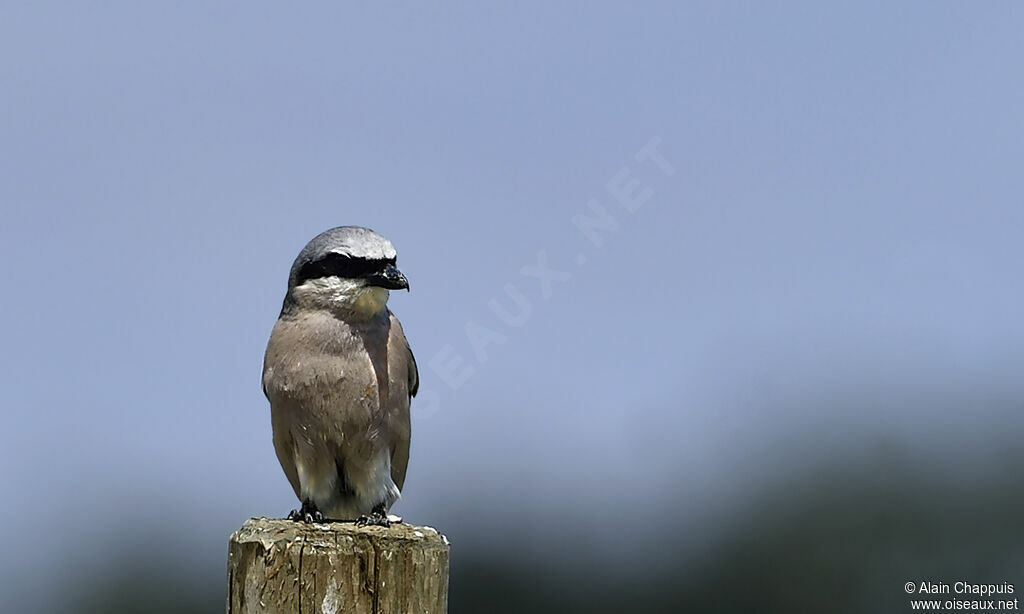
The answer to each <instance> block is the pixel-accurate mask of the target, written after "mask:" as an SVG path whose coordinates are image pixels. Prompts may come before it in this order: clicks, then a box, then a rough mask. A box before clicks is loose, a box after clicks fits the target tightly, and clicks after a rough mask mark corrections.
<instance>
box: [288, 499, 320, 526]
mask: <svg viewBox="0 0 1024 614" xmlns="http://www.w3.org/2000/svg"><path fill="white" fill-rule="evenodd" d="M288 520H294V521H295V522H304V523H306V524H313V523H314V522H323V521H324V515H323V514H321V513H320V510H319V509H317V507H316V504H315V503H313V502H312V501H303V502H302V508H301V509H297V510H292V511H290V512H288Z"/></svg>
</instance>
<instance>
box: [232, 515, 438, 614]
mask: <svg viewBox="0 0 1024 614" xmlns="http://www.w3.org/2000/svg"><path fill="white" fill-rule="evenodd" d="M448 551H449V547H448V540H447V539H446V538H445V537H444V536H443V535H441V534H439V533H438V532H437V531H435V530H434V529H432V528H430V527H417V526H412V525H407V524H394V525H392V526H391V527H388V528H384V527H357V526H356V525H355V524H353V523H350V522H346V523H324V524H312V525H306V524H303V523H300V522H293V521H291V520H276V519H270V518H252V519H250V520H247V521H246V522H245V524H243V525H242V528H240V529H239V530H238V531H235V533H234V534H233V535H232V536H231V540H230V542H229V544H228V603H227V612H228V614H257V613H286V612H295V613H307V614H314V613H317V614H319V613H323V614H342V613H345V614H348V613H352V614H382V613H388V614H398V613H405V612H416V613H417V614H445V613H446V612H447V611H448Z"/></svg>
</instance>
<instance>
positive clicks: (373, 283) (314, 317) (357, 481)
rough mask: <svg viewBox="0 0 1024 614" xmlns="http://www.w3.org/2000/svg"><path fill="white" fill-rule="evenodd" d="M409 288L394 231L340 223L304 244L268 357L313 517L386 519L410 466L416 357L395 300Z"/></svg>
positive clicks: (271, 384)
mask: <svg viewBox="0 0 1024 614" xmlns="http://www.w3.org/2000/svg"><path fill="white" fill-rule="evenodd" d="M403 289H404V290H406V291H408V290H409V282H408V280H407V279H406V277H405V275H403V274H402V272H401V271H399V270H398V268H397V252H396V251H395V248H394V246H393V245H392V244H391V242H390V241H389V240H387V239H386V238H384V237H383V236H381V235H380V234H377V233H376V232H374V231H373V230H370V229H369V228H363V227H360V226H339V227H336V228H331V229H329V230H326V231H324V232H322V233H320V234H319V235H317V236H316V237H314V238H313V239H312V240H310V241H309V243H307V244H306V246H305V247H304V248H303V249H302V251H301V252H299V255H298V257H296V258H295V261H294V262H293V263H292V266H291V269H290V271H289V274H288V289H287V292H286V293H285V297H284V304H283V305H282V307H281V313H280V315H279V316H278V319H277V322H276V323H275V324H274V327H273V330H272V331H271V333H270V339H269V341H268V342H267V349H266V353H265V355H264V359H263V393H264V394H265V395H266V397H267V400H268V401H269V402H270V415H271V426H272V429H273V441H274V450H275V452H276V454H277V459H278V461H280V463H281V468H282V469H284V473H285V475H286V476H287V478H288V481H289V482H290V483H291V486H292V489H293V490H294V491H295V495H296V496H297V497H298V498H299V501H300V502H301V507H300V508H299V509H297V510H292V511H291V513H289V514H288V518H289V519H291V520H297V521H301V522H305V523H307V524H308V523H313V522H322V521H326V520H332V521H335V520H336V521H356V522H357V523H358V524H362V525H380V526H388V525H389V524H390V523H391V522H392V521H395V520H398V519H397V517H394V516H392V517H390V519H389V516H388V510H389V509H390V508H391V506H392V505H393V504H394V503H395V501H396V500H398V498H399V496H400V494H401V491H402V487H403V486H404V483H405V474H406V469H407V468H408V465H409V440H410V433H411V425H410V416H409V408H410V404H411V402H412V398H413V397H414V396H416V392H417V391H418V389H419V372H418V370H417V367H416V358H415V357H414V356H413V353H412V350H411V349H410V347H409V342H408V341H407V340H406V337H405V332H404V331H403V330H402V324H401V323H400V322H399V321H398V318H396V317H395V315H394V314H393V313H391V310H390V309H389V308H388V305H387V303H388V298H389V295H390V291H391V290H403Z"/></svg>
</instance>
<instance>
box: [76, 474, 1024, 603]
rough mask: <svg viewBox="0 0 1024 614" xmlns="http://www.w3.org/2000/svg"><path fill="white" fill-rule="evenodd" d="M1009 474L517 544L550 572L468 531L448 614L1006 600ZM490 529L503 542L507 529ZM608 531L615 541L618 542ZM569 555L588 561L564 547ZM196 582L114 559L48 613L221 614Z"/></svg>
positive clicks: (1014, 567) (216, 581)
mask: <svg viewBox="0 0 1024 614" xmlns="http://www.w3.org/2000/svg"><path fill="white" fill-rule="evenodd" d="M1022 467H1024V464H1022V462H1021V459H1020V458H1019V456H1018V455H1012V456H1007V457H1004V458H1003V459H1002V460H1000V461H999V462H996V463H995V464H994V466H993V468H992V470H991V472H990V473H989V474H988V475H985V476H981V477H979V476H977V475H975V476H974V477H967V476H961V477H960V478H957V479H956V480H954V479H948V478H944V477H943V475H942V472H941V471H934V470H932V469H931V468H930V467H929V466H926V465H915V464H913V463H911V462H908V461H906V459H900V458H895V457H894V458H887V457H885V455H881V456H876V457H875V458H873V459H872V460H870V461H864V462H851V461H843V462H838V461H835V462H833V463H831V464H829V465H826V466H824V467H823V466H821V465H820V464H818V465H817V466H816V468H808V469H807V470H805V471H804V472H803V473H802V475H801V476H799V477H791V478H790V480H789V481H788V482H787V483H780V484H777V485H769V486H766V487H765V488H762V490H761V492H762V494H761V495H758V496H755V497H751V499H750V500H749V501H748V502H747V503H746V504H745V505H744V509H743V510H742V511H741V513H740V514H738V515H737V520H735V521H731V522H732V524H733V525H734V526H731V527H728V528H727V530H725V531H724V532H723V534H722V536H721V538H720V539H717V540H713V546H711V547H708V548H707V549H706V550H705V551H702V552H691V551H687V550H686V546H685V545H684V544H688V543H692V540H690V539H688V537H689V536H686V535H682V534H680V533H679V531H678V530H671V529H669V530H666V529H667V528H670V527H674V526H676V524H675V523H673V522H672V514H673V506H672V505H667V506H662V507H660V508H659V509H656V510H642V509H641V510H638V514H640V515H638V516H637V518H636V522H637V523H638V524H637V527H636V530H637V531H639V532H646V534H648V535H649V534H650V532H651V530H653V531H654V532H656V533H660V536H661V537H660V538H659V539H656V540H651V539H649V538H647V539H643V540H638V541H637V543H638V544H640V545H641V548H642V549H643V551H640V552H630V553H626V554H624V555H623V558H622V560H621V561H615V560H612V561H608V560H603V561H601V560H596V559H595V557H593V556H591V555H590V554H586V555H584V556H577V557H574V552H576V550H575V549H574V543H573V541H572V538H570V537H567V536H570V535H571V534H572V523H573V519H572V518H561V519H560V518H552V519H551V521H550V522H546V523H543V524H541V525H540V526H532V527H530V529H529V530H530V531H531V532H537V531H539V532H541V533H546V534H548V535H550V538H551V539H552V540H561V541H562V542H563V546H564V547H563V548H562V549H561V550H562V552H561V555H562V558H561V559H559V558H558V557H555V558H552V556H550V554H551V553H550V552H545V553H540V552H536V551H534V550H533V548H531V547H529V546H527V547H521V548H508V547H507V545H502V546H496V545H495V543H494V539H493V535H494V533H493V532H489V531H488V530H487V529H486V526H485V525H483V524H481V525H480V526H479V527H477V528H470V529H465V530H460V527H457V526H456V527H444V529H445V530H446V532H447V533H448V534H449V536H450V537H451V538H452V543H453V555H452V568H451V594H450V611H451V612H452V613H453V614H464V613H478V612H486V613H493V614H502V613H509V614H511V613H516V614H519V613H523V612H560V613H561V612H569V611H573V612H591V613H603V612H609V613H610V612H631V611H644V612H681V611H696V612H753V611H765V612H825V611H827V612H907V611H910V606H909V603H908V601H909V599H910V597H909V596H908V595H907V594H906V593H905V592H904V589H903V585H904V583H906V582H908V581H915V582H920V581H922V580H931V581H937V582H949V583H952V582H955V581H956V580H960V579H963V580H967V581H971V582H985V583H989V582H992V583H1000V582H1004V581H1005V582H1012V583H1014V584H1015V586H1016V589H1017V595H1019V593H1020V592H1024V547H1022V546H1024V543H1022V541H1024V489H1022V487H1021V486H1022V481H1021V478H1020V476H1021V468H1022ZM676 504H677V505H678V506H679V509H682V505H683V503H682V502H679V501H677V502H676ZM645 512H646V516H645V515H643V514H644V513H645ZM491 520H492V521H493V522H494V526H503V527H506V529H507V527H514V526H516V522H517V521H516V520H515V519H514V518H500V519H491ZM659 525H660V526H659ZM608 530H609V531H613V532H616V533H617V534H619V536H620V537H621V536H622V535H623V534H625V536H626V537H627V538H628V533H629V532H630V531H631V530H633V528H631V526H630V525H629V524H628V523H627V524H625V525H617V526H609V527H608ZM505 534H506V535H507V531H506V532H505ZM489 535H490V536H491V537H489ZM225 552H226V547H225ZM579 552H590V550H589V549H588V547H587V545H586V544H580V550H579ZM225 556H226V555H225ZM224 565H226V562H222V564H221V567H223V566H224ZM199 569H204V570H207V571H209V570H210V569H211V564H210V562H209V561H195V562H192V561H184V560H182V561H178V562H177V563H174V564H171V565H169V564H167V562H166V561H164V562H160V561H154V560H152V557H147V556H146V554H145V553H140V552H134V553H124V554H123V556H122V557H121V559H120V562H119V563H117V564H116V565H112V566H111V567H109V568H106V569H102V570H97V571H95V572H94V573H92V574H91V580H90V581H88V582H85V583H83V584H82V585H81V586H78V587H75V588H74V589H73V590H74V592H75V593H76V594H70V593H69V594H65V595H62V597H63V599H62V601H63V602H64V603H63V605H62V609H61V611H75V612H82V613H100V612H102V613H105V614H118V613H121V612H124V613H128V612H139V611H141V610H140V609H139V605H140V604H146V605H147V607H146V610H145V611H147V612H196V613H201V612H209V613H213V612H222V611H223V595H224V590H225V587H224V582H225V575H224V574H223V573H219V574H214V573H206V574H205V575H202V576H201V575H198V574H197V573H196V570H199ZM620 572H621V573H620ZM71 588H72V587H70V586H68V587H65V589H71ZM1017 595H1015V596H1017Z"/></svg>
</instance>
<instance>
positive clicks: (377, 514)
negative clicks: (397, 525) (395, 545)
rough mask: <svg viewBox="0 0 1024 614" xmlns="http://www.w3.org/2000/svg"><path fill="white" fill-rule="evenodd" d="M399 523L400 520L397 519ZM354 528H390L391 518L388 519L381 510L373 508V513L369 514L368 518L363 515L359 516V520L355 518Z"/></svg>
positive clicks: (385, 513)
mask: <svg viewBox="0 0 1024 614" xmlns="http://www.w3.org/2000/svg"><path fill="white" fill-rule="evenodd" d="M399 522H401V519H399ZM356 526H358V527H370V526H372V527H390V526H391V518H390V517H388V514H387V512H385V511H384V509H383V508H380V507H375V508H373V511H372V512H370V515H369V516H367V515H365V514H364V515H362V516H360V517H359V518H356Z"/></svg>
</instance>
